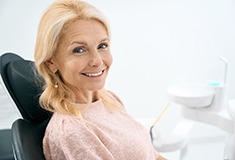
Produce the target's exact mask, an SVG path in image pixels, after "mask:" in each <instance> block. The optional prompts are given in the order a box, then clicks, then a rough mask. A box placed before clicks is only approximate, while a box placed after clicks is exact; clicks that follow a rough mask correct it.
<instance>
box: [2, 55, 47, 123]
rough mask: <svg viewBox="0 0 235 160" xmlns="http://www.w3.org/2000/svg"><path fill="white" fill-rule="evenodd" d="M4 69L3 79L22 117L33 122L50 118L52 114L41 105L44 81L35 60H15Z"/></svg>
mask: <svg viewBox="0 0 235 160" xmlns="http://www.w3.org/2000/svg"><path fill="white" fill-rule="evenodd" d="M4 70H5V72H2V73H1V74H2V78H3V77H4V78H3V81H4V83H5V85H6V87H7V89H8V92H9V93H10V95H11V97H12V99H13V100H14V102H15V103H16V106H17V107H18V109H19V111H20V113H21V115H22V117H23V118H24V119H26V120H28V121H30V122H32V123H40V122H42V121H44V120H46V119H48V118H49V117H50V116H51V114H50V113H49V112H48V111H46V110H44V109H43V108H42V107H41V106H40V105H39V97H40V94H41V92H42V85H43V81H42V79H41V78H40V76H39V75H38V74H37V72H36V69H35V64H34V62H33V61H29V60H24V59H17V60H13V61H10V62H9V63H8V64H7V65H6V66H5V67H4ZM4 79H5V80H4Z"/></svg>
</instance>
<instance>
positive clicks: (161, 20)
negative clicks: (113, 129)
mask: <svg viewBox="0 0 235 160" xmlns="http://www.w3.org/2000/svg"><path fill="white" fill-rule="evenodd" d="M52 1H53V0H40V1H32V0H20V1H18V0H1V1H0V54H3V53H4V52H8V51H11V52H15V53H17V54H20V55H22V56H23V57H24V58H26V59H33V51H34V43H35V38H36V32H37V25H38V22H39V19H40V16H41V15H42V12H43V10H44V9H45V8H46V6H48V4H50V3H51V2H52ZM88 2H90V3H92V4H93V5H95V6H96V7H98V8H99V9H101V10H102V11H103V12H104V13H105V14H106V15H107V17H109V19H110V23H111V28H112V39H113V41H112V52H113V56H114V64H113V68H112V70H111V72H110V76H109V78H108V81H107V88H109V89H111V90H113V91H114V92H116V93H117V94H118V95H119V96H120V97H121V99H122V100H123V102H124V103H125V105H126V107H127V109H128V111H129V113H130V114H132V115H133V116H134V117H136V118H149V117H151V118H154V117H156V116H157V115H158V114H159V113H160V111H161V109H162V108H163V106H164V105H165V104H166V103H167V101H168V98H167V95H166V88H167V87H168V86H169V85H171V84H173V83H189V82H191V83H198V82H199V83H204V84H208V83H210V82H212V81H222V80H223V69H224V68H223V67H224V65H223V63H222V62H221V61H219V59H218V56H219V55H222V56H224V57H226V58H227V59H228V61H229V70H228V83H229V88H228V97H229V99H231V98H235V84H234V83H233V82H234V81H235V74H234V72H235V70H234V68H235V63H234V62H235V1H233V0H206V1H205V0H119V1H106V0H88ZM178 110H179V108H174V107H171V108H170V112H169V113H168V117H164V119H165V121H164V124H166V125H168V124H169V122H171V121H172V122H173V121H174V120H178V117H179V114H178ZM213 131H214V130H211V133H212V132H213ZM198 133H199V132H198Z"/></svg>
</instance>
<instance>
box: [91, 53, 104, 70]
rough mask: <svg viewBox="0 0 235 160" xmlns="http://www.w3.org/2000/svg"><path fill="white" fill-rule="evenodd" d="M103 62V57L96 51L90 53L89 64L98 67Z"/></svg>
mask: <svg viewBox="0 0 235 160" xmlns="http://www.w3.org/2000/svg"><path fill="white" fill-rule="evenodd" d="M102 64H103V59H102V57H101V55H100V53H99V52H98V51H94V52H92V53H90V59H89V65H90V66H92V67H99V66H101V65H102Z"/></svg>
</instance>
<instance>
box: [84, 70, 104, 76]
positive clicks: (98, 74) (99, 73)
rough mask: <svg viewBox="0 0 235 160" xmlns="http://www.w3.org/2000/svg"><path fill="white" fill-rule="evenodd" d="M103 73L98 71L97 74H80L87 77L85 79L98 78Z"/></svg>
mask: <svg viewBox="0 0 235 160" xmlns="http://www.w3.org/2000/svg"><path fill="white" fill-rule="evenodd" d="M102 73H103V71H100V72H98V73H82V75H84V76H87V77H98V76H100V75H102Z"/></svg>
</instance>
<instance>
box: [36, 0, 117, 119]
mask: <svg viewBox="0 0 235 160" xmlns="http://www.w3.org/2000/svg"><path fill="white" fill-rule="evenodd" d="M89 19H94V20H97V21H99V22H100V23H101V24H103V26H104V27H105V29H106V31H107V35H108V36H109V37H110V29H109V25H108V22H107V20H106V17H105V16H104V15H103V14H102V13H101V12H100V11H99V10H97V9H96V8H95V7H93V6H92V5H90V4H88V3H86V2H83V1H79V0H57V1H55V2H54V3H53V4H52V5H51V6H50V7H49V8H48V9H47V10H46V12H45V13H44V15H43V16H42V18H41V21H40V24H39V27H38V35H37V40H36V46H35V53H34V59H35V65H36V68H37V71H38V73H39V74H40V75H41V76H42V77H43V79H44V82H45V85H44V88H43V90H44V91H43V93H42V94H41V96H40V99H39V103H40V104H41V106H42V107H43V108H45V109H46V110H49V111H51V112H60V113H66V114H72V115H80V111H79V109H78V108H77V107H75V102H76V96H75V94H74V93H73V92H72V90H71V89H70V88H69V87H68V86H66V85H65V84H64V83H63V81H62V80H61V77H60V75H59V74H58V73H53V72H51V70H50V69H49V68H48V66H47V65H46V61H47V60H49V59H50V58H51V57H52V56H53V55H54V54H55V53H56V51H57V47H58V44H59V43H60V41H61V39H62V38H63V34H65V33H64V32H65V31H66V28H67V27H68V26H69V25H70V24H71V23H73V22H74V21H75V20H89ZM55 83H56V85H57V86H58V87H57V88H55ZM98 93H99V96H100V98H101V99H102V101H103V102H104V104H105V106H106V107H109V108H120V107H121V105H120V103H118V101H117V100H116V99H115V98H113V96H112V95H111V94H110V93H109V92H108V91H106V90H105V89H101V90H99V91H98ZM89 103H91V102H89Z"/></svg>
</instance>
